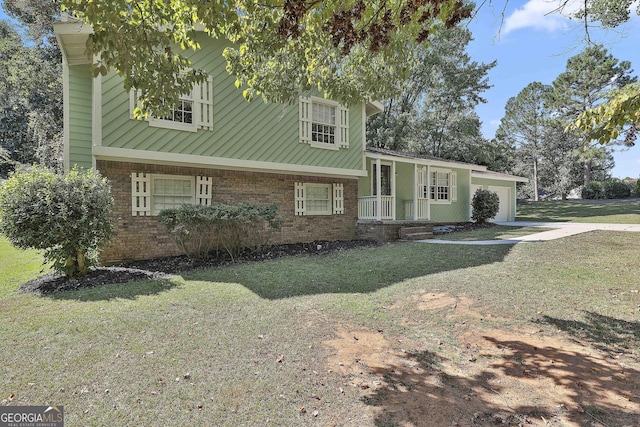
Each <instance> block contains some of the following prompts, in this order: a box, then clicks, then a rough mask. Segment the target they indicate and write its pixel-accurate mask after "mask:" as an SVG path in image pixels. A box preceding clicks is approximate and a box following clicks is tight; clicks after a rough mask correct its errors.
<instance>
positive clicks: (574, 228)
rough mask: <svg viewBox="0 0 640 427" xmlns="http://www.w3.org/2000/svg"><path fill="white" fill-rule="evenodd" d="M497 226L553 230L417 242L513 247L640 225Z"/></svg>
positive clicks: (520, 223) (635, 228)
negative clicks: (497, 237)
mask: <svg viewBox="0 0 640 427" xmlns="http://www.w3.org/2000/svg"><path fill="white" fill-rule="evenodd" d="M496 224H497V225H505V226H510V227H539V228H553V230H547V231H541V232H540V233H533V234H529V235H527V236H522V237H518V238H514V239H506V240H456V241H451V240H440V239H429V240H419V241H420V242H428V243H440V244H451V245H513V244H515V243H524V242H546V241H547V240H555V239H560V238H562V237H567V236H573V235H575V234H580V233H586V232H589V231H596V230H605V231H631V232H640V224H606V223H602V224H598V223H577V222H529V221H513V222H496Z"/></svg>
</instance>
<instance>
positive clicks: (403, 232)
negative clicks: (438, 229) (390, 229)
mask: <svg viewBox="0 0 640 427" xmlns="http://www.w3.org/2000/svg"><path fill="white" fill-rule="evenodd" d="M398 237H399V238H400V240H426V239H433V227H426V226H415V227H402V228H399V229H398Z"/></svg>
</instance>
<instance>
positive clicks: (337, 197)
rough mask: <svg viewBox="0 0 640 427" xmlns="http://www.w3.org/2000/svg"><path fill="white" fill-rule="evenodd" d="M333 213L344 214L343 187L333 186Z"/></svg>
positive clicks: (341, 185) (340, 185)
mask: <svg viewBox="0 0 640 427" xmlns="http://www.w3.org/2000/svg"><path fill="white" fill-rule="evenodd" d="M333 213H334V214H338V215H339V214H343V213H344V185H343V184H333Z"/></svg>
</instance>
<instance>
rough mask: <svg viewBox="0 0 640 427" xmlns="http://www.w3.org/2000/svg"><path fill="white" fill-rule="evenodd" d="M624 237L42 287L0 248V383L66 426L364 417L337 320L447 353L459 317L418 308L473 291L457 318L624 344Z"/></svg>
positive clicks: (422, 350) (632, 284)
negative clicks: (338, 351)
mask: <svg viewBox="0 0 640 427" xmlns="http://www.w3.org/2000/svg"><path fill="white" fill-rule="evenodd" d="M638 251H640V242H639V241H638V239H637V237H636V236H635V234H633V233H605V232H598V233H589V234H584V235H579V236H575V237H571V238H567V239H561V240H558V241H553V242H547V243H541V244H529V245H517V246H513V247H512V246H492V247H482V246H478V247H475V246H473V247H466V246H465V247H462V246H455V245H453V246H452V245H425V244H420V243H399V244H389V245H385V246H382V247H378V248H365V249H358V250H352V251H344V252H339V253H334V254H331V255H328V256H319V257H292V258H282V259H278V260H273V261H267V262H261V263H247V264H239V265H235V266H231V267H227V268H220V269H212V270H202V271H194V272H191V273H188V274H184V275H182V276H181V277H174V278H173V279H172V280H171V281H170V283H165V282H154V281H146V282H137V283H129V284H124V285H122V284H121V285H110V286H105V287H102V288H94V289H86V290H81V291H76V292H68V293H61V294H56V295H54V296H51V297H37V296H34V295H30V294H18V293H16V292H15V291H16V288H17V286H18V283H19V282H20V280H22V279H18V278H17V277H23V278H29V277H33V276H34V275H36V274H37V272H38V271H39V269H38V265H39V263H38V262H36V263H34V264H32V265H31V267H30V268H26V267H25V265H26V264H23V263H18V265H20V269H21V272H20V273H19V274H18V273H14V272H13V270H15V265H16V264H12V265H9V264H8V263H6V262H4V263H3V264H2V269H1V270H0V277H2V278H3V281H2V285H1V286H2V287H1V289H0V295H2V297H1V298H0V323H2V325H3V327H2V329H1V330H0V340H2V342H3V346H2V350H0V360H2V364H1V365H0V376H1V377H2V378H3V380H2V382H1V383H0V397H2V398H3V399H5V398H7V397H8V396H13V398H12V400H11V401H10V404H16V405H27V404H30V405H41V404H61V405H64V406H65V416H66V421H67V423H68V424H69V425H208V424H210V423H211V422H212V421H211V420H215V425H230V426H231V425H233V426H238V425H244V426H253V425H270V424H272V425H315V424H317V425H330V424H331V423H337V425H345V424H347V425H372V424H373V421H372V420H371V418H370V417H371V415H370V413H369V412H368V411H367V406H368V404H367V403H366V401H363V400H362V399H361V398H360V395H359V390H358V389H357V388H353V387H350V386H347V385H345V379H344V378H343V377H342V376H341V375H339V374H337V373H336V372H334V371H333V370H332V366H330V365H328V364H327V358H328V357H329V356H330V355H331V354H332V353H331V351H332V350H331V348H329V347H328V346H327V344H326V342H327V341H329V340H332V339H335V333H336V330H337V329H338V328H339V327H341V326H348V327H352V328H356V329H358V328H367V329H370V330H372V331H378V330H379V331H384V336H385V338H387V339H388V340H389V341H390V342H393V343H396V345H397V346H398V348H397V351H400V349H405V350H407V351H410V352H413V353H415V354H421V355H425V354H426V355H430V356H429V357H430V359H432V360H447V359H448V360H454V361H455V360H458V359H459V358H460V357H461V356H460V355H459V351H461V349H460V348H459V347H458V345H459V344H458V343H457V341H456V339H455V332H456V330H459V328H460V327H461V324H460V323H459V320H454V319H452V318H450V317H449V316H447V315H446V314H447V311H446V310H445V311H443V310H419V309H418V308H417V307H416V299H415V296H416V295H419V294H421V293H423V292H438V293H445V294H447V295H453V296H456V295H458V296H459V295H465V296H467V297H468V298H470V299H471V300H473V301H474V309H475V310H477V311H478V312H480V313H482V314H483V315H484V320H482V321H481V320H480V319H478V318H476V317H473V316H469V317H468V318H466V323H465V325H466V326H465V327H467V326H469V325H471V324H478V326H482V327H499V328H503V329H507V330H519V329H520V328H523V327H525V326H526V325H532V324H536V323H537V322H543V323H545V324H547V323H548V324H551V323H553V324H555V325H558V326H557V327H558V328H560V329H563V330H565V331H567V333H572V334H575V335H576V336H578V337H579V338H580V339H587V340H591V341H593V342H595V343H597V344H598V345H604V346H610V345H616V346H619V347H621V348H627V349H629V351H631V352H635V354H636V356H638V348H639V347H640V326H639V324H638V320H637V307H638V304H639V303H640V301H639V299H638V294H637V293H633V292H632V291H633V290H637V289H638V282H637V277H638V275H639V273H640V268H639V267H638V263H637V254H638ZM23 255H24V254H22V255H21V253H12V251H11V250H8V251H5V252H3V260H5V259H6V258H5V257H4V256H10V257H12V258H13V257H14V256H23ZM27 259H30V258H29V257H27ZM8 273H9V274H10V275H13V277H15V278H14V279H11V280H5V279H4V278H5V277H8ZM407 322H410V323H409V324H410V325H411V327H410V328H407V327H406V325H407V324H408V323H407ZM480 324H481V325H480ZM407 346H408V347H407ZM340 389H342V392H340ZM303 407H304V408H305V411H304V412H301V410H300V409H301V408H303ZM315 410H317V411H318V413H319V415H318V416H317V417H314V416H313V415H312V412H313V411H315ZM345 420H350V421H349V422H345Z"/></svg>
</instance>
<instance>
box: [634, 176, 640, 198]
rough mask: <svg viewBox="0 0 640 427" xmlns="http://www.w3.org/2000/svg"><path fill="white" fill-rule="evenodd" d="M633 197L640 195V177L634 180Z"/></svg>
mask: <svg viewBox="0 0 640 427" xmlns="http://www.w3.org/2000/svg"><path fill="white" fill-rule="evenodd" d="M635 197H640V179H637V180H636V195H635Z"/></svg>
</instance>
